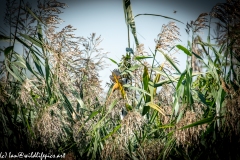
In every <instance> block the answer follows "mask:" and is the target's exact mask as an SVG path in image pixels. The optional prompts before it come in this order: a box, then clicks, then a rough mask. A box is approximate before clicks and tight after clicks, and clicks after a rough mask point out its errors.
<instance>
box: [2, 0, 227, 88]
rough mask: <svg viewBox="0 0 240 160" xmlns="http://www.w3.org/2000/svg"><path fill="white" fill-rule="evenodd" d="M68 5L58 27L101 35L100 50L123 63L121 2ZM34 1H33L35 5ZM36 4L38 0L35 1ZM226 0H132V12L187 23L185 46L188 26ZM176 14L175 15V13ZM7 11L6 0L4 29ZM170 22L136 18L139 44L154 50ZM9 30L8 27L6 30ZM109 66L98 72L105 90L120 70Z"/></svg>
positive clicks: (71, 1) (72, 1)
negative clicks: (114, 74)
mask: <svg viewBox="0 0 240 160" xmlns="http://www.w3.org/2000/svg"><path fill="white" fill-rule="evenodd" d="M59 1H60V2H64V3H66V4H67V5H68V7H67V8H66V9H64V10H63V12H64V13H62V14H61V15H60V18H62V19H63V20H64V22H63V23H62V24H61V25H60V26H59V28H60V29H61V28H63V27H64V26H67V25H69V24H70V25H72V26H73V27H74V28H76V29H77V30H76V32H75V35H76V36H83V37H88V36H90V34H91V33H93V32H94V33H96V34H97V35H101V37H102V39H103V42H102V43H101V45H100V47H101V48H103V49H104V51H105V52H109V54H108V56H109V57H110V58H112V59H114V60H116V61H117V62H119V61H120V59H121V57H122V55H125V50H126V47H127V45H128V39H127V27H126V23H125V19H124V11H123V5H122V0H59ZM32 2H33V1H31V3H32ZM34 2H36V1H34ZM223 2H225V1H224V0H131V4H132V11H133V14H134V15H137V14H142V13H150V14H160V15H163V16H168V17H172V18H175V19H178V20H180V21H182V22H183V23H184V24H181V23H179V22H176V24H177V26H178V27H179V28H180V34H181V37H180V39H181V40H182V42H179V44H181V45H183V46H186V44H187V40H188V39H187V34H186V32H185V28H186V23H187V22H190V21H191V20H195V19H196V18H197V17H198V15H199V14H201V13H203V12H210V11H211V8H212V7H213V6H214V5H215V4H217V3H223ZM174 11H177V12H176V13H173V12H174ZM4 12H5V0H2V3H1V6H0V15H1V17H0V20H1V23H0V26H1V27H3V28H4V25H3V23H2V22H3V17H4ZM169 21H170V20H169V19H165V18H161V17H153V16H139V17H136V19H135V23H136V30H137V32H138V34H137V36H138V39H139V42H140V43H143V44H144V46H145V51H147V52H149V53H151V52H150V50H149V48H151V50H154V47H155V42H154V39H155V38H157V35H158V34H159V33H160V31H161V27H162V25H163V24H167V23H168V22H169ZM5 28H6V27H5ZM133 45H134V49H135V47H136V45H135V44H134V40H133V38H132V37H131V47H132V46H133ZM177 58H178V60H179V61H180V66H179V67H180V69H181V70H183V69H184V67H185V62H186V55H185V54H184V53H180V54H178V56H177ZM106 62H107V63H108V64H110V66H108V68H106V69H105V70H103V71H101V72H100V73H99V75H100V77H99V78H100V80H102V81H103V83H102V87H103V88H104V87H105V84H106V82H110V80H109V75H110V74H111V72H110V70H113V69H114V68H117V66H116V65H115V64H113V63H112V62H111V61H110V60H108V59H106Z"/></svg>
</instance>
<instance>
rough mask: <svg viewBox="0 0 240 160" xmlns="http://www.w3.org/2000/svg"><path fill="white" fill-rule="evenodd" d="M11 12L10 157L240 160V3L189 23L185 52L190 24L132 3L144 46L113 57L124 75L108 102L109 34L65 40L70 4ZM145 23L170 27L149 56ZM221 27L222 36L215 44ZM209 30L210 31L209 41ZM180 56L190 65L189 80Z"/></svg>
mask: <svg viewBox="0 0 240 160" xmlns="http://www.w3.org/2000/svg"><path fill="white" fill-rule="evenodd" d="M7 6H11V10H9V12H7V13H6V17H5V23H6V24H7V25H8V26H9V29H10V30H9V35H7V34H3V32H1V36H0V37H1V40H8V42H9V46H7V47H4V48H1V54H4V60H3V61H2V62H1V72H0V73H1V83H0V90H1V95H0V101H1V103H0V105H1V108H0V114H1V121H0V127H1V128H2V130H1V131H0V134H1V137H3V138H2V141H1V143H0V150H1V151H11V152H19V151H21V152H22V151H24V152H26V153H28V152H33V151H38V152H39V151H45V152H51V153H66V157H65V158H66V159H203V158H206V159H216V158H217V159H226V158H229V157H231V158H233V159H234V158H239V153H240V152H239V148H238V147H236V148H235V147H233V146H236V145H237V144H238V143H239V136H238V134H239V127H238V126H239V123H238V119H239V101H240V99H239V95H238V93H239V87H240V85H239V84H240V79H239V52H238V51H239V49H238V42H239V41H238V35H239V33H238V32H237V30H238V28H239V21H238V19H239V14H238V12H239V11H238V6H239V2H238V1H227V2H226V3H223V4H217V5H216V6H215V7H213V9H212V11H211V12H210V13H209V14H208V13H203V14H200V15H199V17H197V19H196V20H195V21H190V22H189V23H187V24H186V31H187V33H186V34H189V36H191V37H192V38H191V41H189V42H188V45H187V46H182V45H181V44H178V43H179V39H180V33H179V28H178V27H177V25H176V23H175V22H177V23H179V22H181V21H179V20H176V19H174V18H171V17H167V16H163V15H155V14H138V15H136V16H134V15H133V13H132V9H131V3H130V1H129V0H126V1H124V0H123V8H124V15H125V19H126V25H127V28H128V33H129V34H130V31H131V33H132V34H133V37H134V41H135V43H136V48H135V49H133V48H130V46H128V48H126V54H125V55H123V58H122V60H121V61H120V62H117V61H115V60H114V59H110V60H111V61H112V62H113V63H115V64H117V66H118V68H116V69H115V70H113V71H112V73H111V76H110V80H111V84H110V85H109V91H108V94H107V96H106V97H103V96H102V95H103V89H101V87H100V80H99V78H98V71H99V70H100V69H102V68H103V67H105V63H104V61H103V59H104V58H105V57H106V53H105V52H103V51H102V49H100V48H99V45H100V43H101V37H100V36H99V37H97V36H96V34H95V33H92V34H91V35H90V37H87V38H84V37H76V36H75V35H74V30H75V29H74V28H73V27H72V26H70V25H69V26H66V27H64V28H63V29H62V30H60V31H59V32H57V31H56V27H57V25H58V24H59V23H60V21H61V19H60V18H59V16H58V15H59V14H60V13H61V9H60V8H64V7H65V6H66V5H65V4H64V3H59V2H57V1H51V0H48V1H46V2H45V3H42V2H41V1H38V7H37V9H31V6H30V4H28V3H25V2H24V1H20V3H17V2H16V1H7ZM16 10H17V11H18V12H15V11H16ZM233 11H236V12H233ZM223 13H226V14H223ZM146 15H147V16H158V17H159V18H167V19H169V20H171V21H170V22H169V23H168V24H163V26H162V30H161V32H160V33H159V34H158V35H157V38H156V39H155V42H156V45H155V48H154V49H152V50H150V51H149V52H150V54H149V53H148V52H147V51H146V50H145V49H144V44H140V43H139V41H138V38H137V34H136V24H135V22H134V19H135V18H137V17H138V16H146ZM226 16H227V17H226ZM214 20H219V21H218V23H217V26H218V27H217V30H216V31H217V37H213V36H211V35H212V34H211V32H212V29H213V28H211V27H212V23H213V21H214ZM201 30H207V31H208V37H207V39H206V41H205V40H203V39H202V38H201V37H200V35H199V32H200V31H201ZM181 34H185V33H181ZM214 38H216V39H215V40H216V41H214ZM128 41H129V43H130V36H129V38H128ZM17 43H18V44H21V45H22V46H23V50H22V51H21V50H16V49H15V48H16V47H15V46H16V44H17ZM176 53H180V54H185V55H187V57H188V58H187V63H186V67H185V70H184V71H183V72H181V71H180V69H179V68H178V65H179V64H178V61H177V59H176V58H175V56H174V55H175V54H176ZM157 54H161V55H163V57H164V59H165V60H164V61H159V60H158V59H156V55H157Z"/></svg>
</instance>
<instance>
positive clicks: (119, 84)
mask: <svg viewBox="0 0 240 160" xmlns="http://www.w3.org/2000/svg"><path fill="white" fill-rule="evenodd" d="M109 78H110V79H111V81H112V82H113V87H112V89H111V92H110V94H109V97H108V100H109V98H110V97H111V95H112V93H113V92H114V91H115V90H118V89H119V90H120V91H121V93H122V96H123V97H124V96H125V92H124V89H123V85H124V84H126V83H127V81H128V80H127V78H123V77H122V76H121V72H120V71H119V70H118V69H114V70H113V71H112V75H110V76H109ZM108 100H107V101H108ZM107 101H106V102H107Z"/></svg>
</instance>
